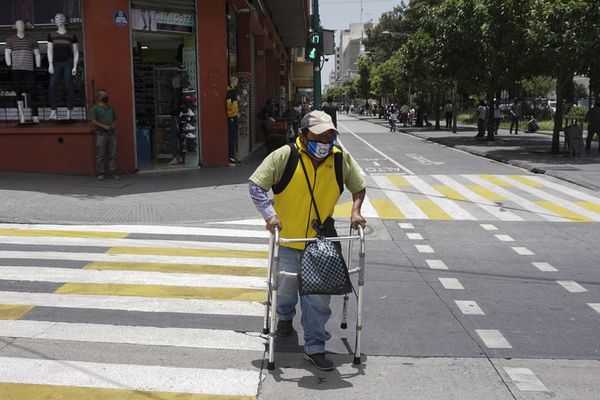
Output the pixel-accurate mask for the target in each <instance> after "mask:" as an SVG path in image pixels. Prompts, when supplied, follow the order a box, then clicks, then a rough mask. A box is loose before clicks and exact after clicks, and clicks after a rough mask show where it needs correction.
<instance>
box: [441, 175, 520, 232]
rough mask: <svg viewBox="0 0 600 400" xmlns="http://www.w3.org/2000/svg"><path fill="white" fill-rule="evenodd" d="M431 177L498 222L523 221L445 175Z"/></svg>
mask: <svg viewBox="0 0 600 400" xmlns="http://www.w3.org/2000/svg"><path fill="white" fill-rule="evenodd" d="M433 177H434V178H435V179H437V180H438V181H440V182H441V183H443V184H444V185H446V186H448V187H449V188H451V189H453V190H455V191H456V192H458V193H460V194H461V195H463V196H464V197H465V198H467V199H468V200H470V201H471V202H473V204H476V205H477V206H479V207H480V208H481V209H483V210H484V211H486V212H488V213H490V214H492V215H493V216H495V217H496V218H498V219H499V220H502V221H523V218H521V217H519V216H518V215H515V214H513V213H511V212H510V211H506V210H505V209H503V208H502V206H499V205H498V204H496V203H494V202H493V201H491V200H488V199H486V198H485V197H482V196H480V195H478V194H477V193H475V192H473V191H471V190H469V189H468V188H466V187H465V186H463V185H461V184H460V183H458V182H457V181H455V180H454V179H452V178H450V177H448V176H446V175H433ZM484 225H487V226H493V225H489V224H481V226H482V227H484ZM484 229H485V227H484ZM493 230H497V228H496V229H493Z"/></svg>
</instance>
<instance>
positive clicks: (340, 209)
mask: <svg viewBox="0 0 600 400" xmlns="http://www.w3.org/2000/svg"><path fill="white" fill-rule="evenodd" d="M351 213H352V202H351V201H346V202H344V203H338V204H337V205H336V206H335V209H334V210H333V216H334V217H335V218H350V214H351Z"/></svg>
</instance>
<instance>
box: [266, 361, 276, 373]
mask: <svg viewBox="0 0 600 400" xmlns="http://www.w3.org/2000/svg"><path fill="white" fill-rule="evenodd" d="M267 369H268V370H269V371H273V370H274V369H275V362H270V363H268V364H267Z"/></svg>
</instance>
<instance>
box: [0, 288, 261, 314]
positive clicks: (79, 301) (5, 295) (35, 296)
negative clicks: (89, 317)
mask: <svg viewBox="0 0 600 400" xmlns="http://www.w3.org/2000/svg"><path fill="white" fill-rule="evenodd" d="M0 299H1V300H0V303H1V304H15V305H24V306H26V305H30V306H40V307H59V308H89V309H94V310H120V311H140V312H157V313H183V314H210V315H243V316H249V317H262V316H263V315H264V305H262V304H261V303H258V302H250V301H235V300H228V301H219V300H200V299H177V298H161V297H141V296H140V297H137V296H102V295H87V294H85V295H84V294H58V293H56V294H55V293H29V292H0Z"/></svg>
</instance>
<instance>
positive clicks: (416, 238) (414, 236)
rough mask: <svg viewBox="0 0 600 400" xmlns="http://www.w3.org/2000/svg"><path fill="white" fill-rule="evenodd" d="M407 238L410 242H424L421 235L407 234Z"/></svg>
mask: <svg viewBox="0 0 600 400" xmlns="http://www.w3.org/2000/svg"><path fill="white" fill-rule="evenodd" d="M406 236H407V237H408V239H409V240H423V236H421V234H420V233H410V232H409V233H407V234H406Z"/></svg>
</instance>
